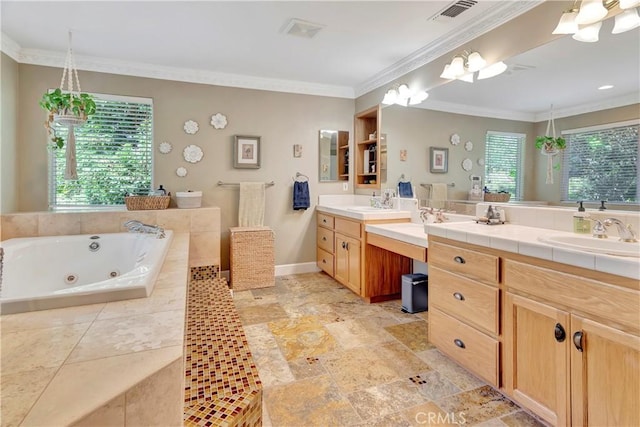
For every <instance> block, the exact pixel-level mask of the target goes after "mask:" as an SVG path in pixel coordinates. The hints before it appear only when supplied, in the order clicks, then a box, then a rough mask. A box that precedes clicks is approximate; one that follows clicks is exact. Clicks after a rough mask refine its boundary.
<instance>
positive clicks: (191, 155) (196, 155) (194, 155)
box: [182, 144, 204, 163]
mask: <svg viewBox="0 0 640 427" xmlns="http://www.w3.org/2000/svg"><path fill="white" fill-rule="evenodd" d="M182 155H183V156H184V159H185V160H186V161H187V162H189V163H198V162H199V161H200V160H202V156H203V155H204V153H203V152H202V149H201V148H200V147H198V146H197V145H193V144H192V145H187V146H186V147H185V148H184V150H183V151H182Z"/></svg>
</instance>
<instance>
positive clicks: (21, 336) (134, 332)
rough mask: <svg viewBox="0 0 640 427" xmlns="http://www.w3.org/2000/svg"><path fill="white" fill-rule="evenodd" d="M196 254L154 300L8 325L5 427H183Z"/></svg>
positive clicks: (176, 258) (179, 264) (3, 323)
mask: <svg viewBox="0 0 640 427" xmlns="http://www.w3.org/2000/svg"><path fill="white" fill-rule="evenodd" d="M188 248H189V235H188V233H176V234H175V235H174V239H173V242H172V244H171V247H170V249H169V253H168V254H167V257H166V258H165V262H164V265H163V268H162V270H161V272H160V275H159V276H158V279H157V282H156V285H155V289H154V291H153V293H152V295H151V296H150V297H148V298H142V299H134V300H127V301H117V302H110V303H104V304H94V305H85V306H78V307H69V308H63V309H56V310H46V311H39V312H31V313H21V314H13V315H5V316H2V317H0V328H1V329H2V354H1V357H2V371H1V380H2V403H1V404H2V408H1V409H2V425H3V426H13V425H24V426H30V425H40V426H42V425H77V426H82V425H87V426H89V425H97V424H102V425H164V426H170V425H175V426H178V425H181V424H182V417H183V396H184V376H183V375H182V372H183V369H184V368H183V357H182V356H183V341H184V318H185V298H186V290H187V287H186V285H187V278H188Z"/></svg>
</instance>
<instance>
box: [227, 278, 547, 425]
mask: <svg viewBox="0 0 640 427" xmlns="http://www.w3.org/2000/svg"><path fill="white" fill-rule="evenodd" d="M234 302H235V304H236V307H237V310H238V313H239V315H240V318H241V320H242V323H243V327H244V330H245V334H246V336H247V340H248V342H249V346H250V348H251V352H252V354H253V357H254V361H255V363H256V365H257V367H258V372H259V375H260V378H261V380H262V382H263V386H264V389H263V392H264V399H263V425H264V426H273V427H289V426H291V427H297V426H305V427H307V426H309V427H310V426H425V425H456V424H465V425H480V426H485V427H494V426H540V425H541V424H540V423H539V422H538V421H537V420H536V419H535V418H533V417H531V416H530V415H528V414H527V413H526V412H524V411H522V410H521V409H520V408H519V407H518V406H516V405H515V404H514V403H512V402H511V401H509V400H508V399H506V398H505V397H503V396H502V395H501V394H500V393H498V392H497V391H495V390H493V389H492V388H491V387H490V386H488V385H486V384H485V383H484V382H482V381H481V380H479V379H478V378H476V377H474V376H473V375H471V374H470V373H468V372H467V371H466V370H464V369H462V368H461V367H459V366H458V365H457V364H455V363H454V362H452V361H451V360H450V359H448V358H447V357H446V356H444V355H443V354H442V353H440V352H439V351H438V350H437V349H435V348H434V347H433V345H432V344H431V343H429V341H428V338H427V313H426V312H424V313H417V314H407V313H403V312H402V311H401V310H400V306H401V302H400V300H396V301H389V302H385V303H380V304H366V303H364V302H363V301H362V300H361V299H360V298H359V297H357V296H356V295H355V294H353V293H352V292H351V291H349V290H347V289H346V288H344V287H343V286H342V285H340V284H339V283H338V282H336V281H334V280H333V279H331V278H330V277H329V276H327V275H325V274H323V273H311V274H300V275H292V276H283V277H279V278H277V279H276V285H275V286H274V287H270V288H262V289H254V290H249V291H238V292H235V294H234Z"/></svg>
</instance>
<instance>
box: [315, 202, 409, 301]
mask: <svg viewBox="0 0 640 427" xmlns="http://www.w3.org/2000/svg"><path fill="white" fill-rule="evenodd" d="M317 218H318V222H317V230H316V254H317V256H316V262H317V265H318V267H319V268H320V269H322V270H323V271H324V272H325V273H327V274H328V275H330V276H331V277H333V278H334V279H336V280H337V281H338V282H340V283H342V284H343V285H344V286H346V287H347V288H349V289H351V290H352V291H353V292H355V293H356V294H357V295H359V296H361V297H363V298H364V299H365V300H366V301H367V302H377V301H381V300H386V299H390V298H396V297H397V296H398V295H399V292H400V284H401V280H400V277H401V275H402V274H404V273H408V272H410V271H409V268H410V260H408V259H407V258H405V257H402V256H399V255H397V256H396V255H395V254H390V255H389V256H387V257H385V271H386V272H387V273H388V275H390V276H393V278H390V277H387V275H382V276H381V275H379V274H378V272H372V273H371V274H370V275H369V276H370V277H367V271H366V268H369V269H370V270H371V267H372V266H371V265H368V264H367V262H366V261H367V257H369V258H370V259H376V257H377V255H378V254H377V252H376V251H375V248H372V247H371V246H370V245H369V246H370V247H369V248H368V249H367V246H368V245H367V241H366V233H365V231H364V228H365V224H367V223H378V224H380V223H392V222H407V221H409V219H385V220H370V221H360V220H357V219H353V218H347V217H342V216H340V215H330V214H326V213H322V212H317ZM380 281H382V282H384V284H385V286H382V285H380V283H379V282H380Z"/></svg>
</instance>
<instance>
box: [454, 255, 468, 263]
mask: <svg viewBox="0 0 640 427" xmlns="http://www.w3.org/2000/svg"><path fill="white" fill-rule="evenodd" d="M453 260H454V261H455V262H457V263H458V264H464V263H466V262H467V261H465V260H464V258H462V257H461V256H460V255H458V256H455V257H453Z"/></svg>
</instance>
